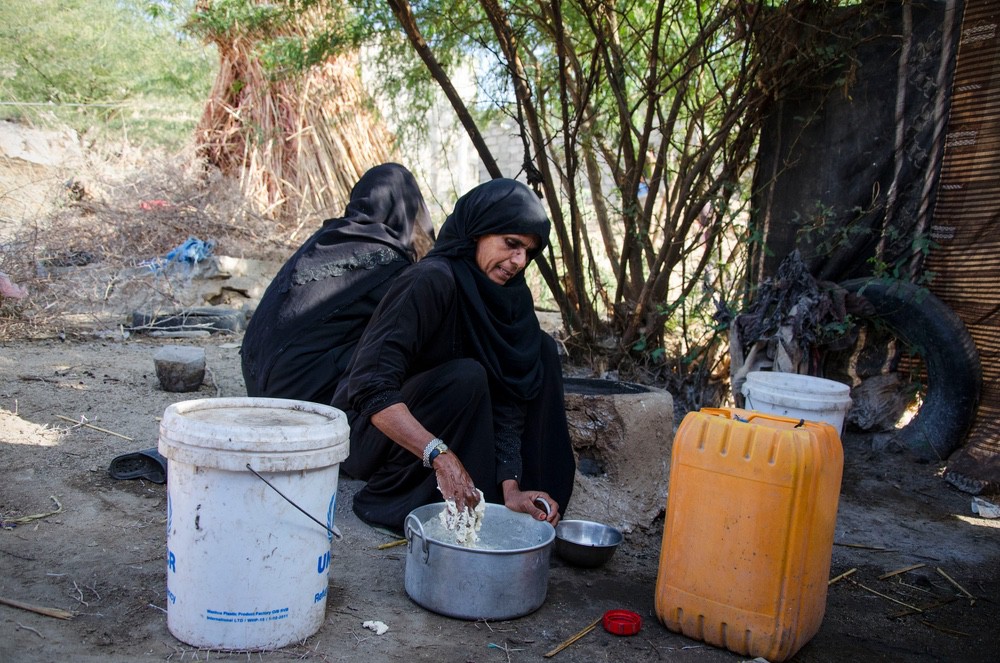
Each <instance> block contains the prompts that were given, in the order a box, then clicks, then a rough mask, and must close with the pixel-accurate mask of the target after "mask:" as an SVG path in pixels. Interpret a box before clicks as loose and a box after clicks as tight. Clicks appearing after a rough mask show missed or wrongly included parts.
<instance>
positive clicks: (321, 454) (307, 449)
mask: <svg viewBox="0 0 1000 663" xmlns="http://www.w3.org/2000/svg"><path fill="white" fill-rule="evenodd" d="M349 444H350V428H349V426H348V424H347V416H346V415H345V414H344V413H343V412H341V411H340V410H338V409H336V408H333V407H330V406H328V405H320V404H318V403H309V402H306V401H296V400H290V399H282V398H201V399H195V400H189V401H182V402H180V403H174V404H173V405H170V406H168V407H167V409H166V410H165V411H164V413H163V419H162V420H161V422H160V441H159V449H160V453H162V454H163V455H164V456H166V457H167V458H168V459H170V460H176V461H180V462H187V463H191V464H195V465H206V466H208V467H218V468H220V469H232V470H243V469H245V466H246V464H247V463H250V465H251V466H252V467H253V468H254V469H256V470H260V471H265V472H267V471H291V470H301V469H310V468H315V467H321V466H325V465H332V464H336V463H339V462H341V461H343V460H344V459H345V458H347V455H348V451H349Z"/></svg>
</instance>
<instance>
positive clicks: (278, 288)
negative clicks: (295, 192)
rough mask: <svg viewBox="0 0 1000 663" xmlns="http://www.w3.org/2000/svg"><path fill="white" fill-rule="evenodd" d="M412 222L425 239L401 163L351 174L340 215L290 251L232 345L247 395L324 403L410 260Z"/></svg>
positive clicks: (417, 200) (414, 192)
mask: <svg viewBox="0 0 1000 663" xmlns="http://www.w3.org/2000/svg"><path fill="white" fill-rule="evenodd" d="M416 226H419V227H421V228H422V229H423V230H424V232H426V233H427V234H428V236H433V232H432V229H431V226H430V218H429V216H428V214H427V209H426V206H425V205H424V200H423V197H422V196H421V194H420V190H419V188H418V186H417V183H416V180H415V179H414V178H413V175H412V174H410V172H409V171H408V170H406V168H404V167H402V166H400V165H398V164H382V165H381V166H376V167H375V168H372V169H371V170H369V171H368V172H366V173H365V174H364V175H363V176H362V177H361V179H360V180H358V183H357V184H356V185H355V186H354V188H353V189H352V191H351V200H350V202H349V203H348V205H347V209H346V210H345V213H344V216H342V217H340V218H336V219H328V220H326V221H325V222H324V223H323V227H322V228H320V229H319V230H318V231H317V232H316V233H315V234H313V236H312V237H310V238H309V239H308V240H307V241H306V242H305V243H304V244H303V245H302V246H301V247H300V248H299V249H298V250H297V251H296V252H295V254H294V255H293V256H292V257H291V258H290V259H289V260H288V261H287V262H286V263H285V265H284V266H283V267H282V268H281V270H280V271H279V272H278V274H277V276H275V278H274V279H273V280H272V282H271V284H270V285H269V286H268V288H267V290H266V291H265V293H264V296H263V297H262V298H261V301H260V304H259V305H258V307H257V309H256V311H254V314H253V316H252V317H251V319H250V322H249V324H248V326H247V331H246V334H245V335H244V338H243V347H242V349H241V351H240V353H241V356H242V368H243V377H244V381H245V383H246V390H247V394H248V395H249V396H267V397H275V398H291V399H297V400H304V401H313V402H317V403H324V404H328V403H329V402H330V399H331V398H332V397H333V391H334V389H335V388H336V385H337V383H338V381H339V380H340V378H341V376H342V374H343V372H344V370H345V369H346V367H347V364H348V362H349V361H350V358H351V355H352V354H353V351H354V347H355V345H356V344H357V342H358V339H360V337H361V333H362V332H363V331H364V328H365V325H366V324H367V323H368V320H369V319H370V318H371V315H372V313H373V312H374V310H375V307H376V306H377V305H378V303H379V301H380V300H381V299H382V296H383V295H384V294H385V292H386V291H387V290H388V288H389V285H390V284H391V282H392V279H393V278H394V277H395V276H396V275H398V274H399V272H400V271H401V270H402V269H403V268H404V267H406V266H408V265H410V264H411V263H412V262H413V260H414V254H413V248H412V237H413V232H414V228H415V227H416Z"/></svg>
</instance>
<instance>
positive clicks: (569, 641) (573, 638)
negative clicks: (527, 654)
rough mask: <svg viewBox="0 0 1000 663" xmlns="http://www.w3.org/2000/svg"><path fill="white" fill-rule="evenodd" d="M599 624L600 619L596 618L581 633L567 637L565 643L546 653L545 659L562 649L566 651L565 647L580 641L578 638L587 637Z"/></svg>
mask: <svg viewBox="0 0 1000 663" xmlns="http://www.w3.org/2000/svg"><path fill="white" fill-rule="evenodd" d="M600 623H601V618H600V617H598V618H597V619H595V620H594V621H593V622H591V623H590V624H589V625H588V626H587V627H586V628H584V629H583V630H582V631H580V632H579V633H577V634H576V635H573V636H570V637H569V638H567V639H566V641H565V642H563V643H562V644H561V645H559V646H558V647H556V648H555V649H553V650H552V651H550V652H548V653H547V654H545V658H552V657H553V656H555V655H556V654H558V653H559V652H561V651H562V650H563V649H566V648H567V647H569V646H570V645H571V644H573V643H574V642H576V641H577V640H579V639H580V638H582V637H583V636H585V635H587V634H588V633H590V632H591V631H593V630H594V628H595V627H596V626H597V625H598V624H600Z"/></svg>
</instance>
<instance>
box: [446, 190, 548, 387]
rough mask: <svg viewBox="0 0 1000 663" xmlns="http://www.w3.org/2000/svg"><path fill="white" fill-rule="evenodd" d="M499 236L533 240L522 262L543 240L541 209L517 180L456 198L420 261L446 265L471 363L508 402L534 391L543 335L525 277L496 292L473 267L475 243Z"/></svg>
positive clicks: (539, 377)
mask: <svg viewBox="0 0 1000 663" xmlns="http://www.w3.org/2000/svg"><path fill="white" fill-rule="evenodd" d="M502 234H514V235H534V236H536V237H537V238H538V240H539V241H538V245H537V246H536V247H535V248H534V249H533V250H531V251H530V252H529V253H528V260H529V261H530V260H533V259H534V258H535V257H537V256H538V254H539V253H541V251H542V250H543V249H544V248H545V246H546V245H547V244H548V241H549V220H548V218H547V217H546V215H545V208H544V207H542V204H541V202H540V201H539V200H538V196H537V195H536V194H535V193H534V192H533V191H532V190H531V189H529V188H528V187H527V186H526V185H524V184H522V183H520V182H518V181H516V180H510V179H495V180H491V181H489V182H486V183H485V184H481V185H479V186H477V187H476V188H474V189H472V190H471V191H469V192H468V193H466V194H465V195H464V196H462V197H461V198H459V199H458V202H457V203H455V209H454V211H453V212H452V213H451V215H450V216H449V217H448V218H447V219H446V220H445V222H444V225H443V226H442V227H441V232H440V236H439V237H438V239H437V242H436V243H435V245H434V249H433V250H431V252H430V253H428V254H427V258H435V257H440V258H446V259H448V261H449V262H450V263H451V267H452V271H453V272H454V274H455V282H456V284H457V285H458V291H459V303H460V306H459V308H460V310H461V319H462V324H463V326H464V327H465V332H466V333H465V336H466V338H467V339H468V343H469V344H470V346H471V348H470V349H471V350H472V352H473V354H474V356H475V357H476V358H477V359H479V360H480V362H481V363H482V364H483V365H484V366H485V367H486V370H487V371H488V372H489V374H490V377H491V378H492V379H493V381H494V383H495V384H497V385H499V386H500V387H502V388H503V389H504V390H505V391H506V393H507V394H508V395H509V396H511V397H513V398H516V399H519V400H529V399H531V398H534V397H535V396H536V395H537V394H538V391H539V389H540V387H541V381H542V368H541V363H540V361H539V352H540V350H541V343H542V331H541V328H540V327H539V325H538V318H537V316H536V315H535V306H534V301H533V300H532V297H531V291H530V290H529V289H528V284H527V283H526V282H525V280H524V270H523V269H522V270H521V271H519V272H518V273H517V274H516V275H514V277H513V278H511V279H510V280H508V281H507V282H506V283H505V284H504V285H499V284H497V283H494V282H493V281H491V280H490V279H489V277H488V276H487V275H486V274H485V273H483V271H482V270H481V269H480V268H479V266H478V265H477V264H476V241H477V240H478V239H479V238H480V237H482V236H484V235H502Z"/></svg>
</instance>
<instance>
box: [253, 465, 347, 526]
mask: <svg viewBox="0 0 1000 663" xmlns="http://www.w3.org/2000/svg"><path fill="white" fill-rule="evenodd" d="M247 469H248V470H250V472H252V473H253V475H254V476H255V477H257V478H258V479H260V480H261V481H263V482H264V483H266V484H267V485H268V486H270V487H271V490H273V491H274V492H276V493H278V494H279V495H281V496H282V497H284V498H285V501H286V502H288V503H289V504H291V505H292V506H294V507H295V508H296V509H298V510H299V511H301V512H302V513H304V514H306V517H307V518H309V519H310V520H312V521H313V522H314V523H316V524H317V525H319V526H320V527H322V528H323V529H325V530H326V531H327V532H329V533H330V534H331V535H333V536H334V537H336V539H337V540H338V541H339V540H340V539H343V538H344V535H343V534H341V533H340V530H339V529H337V527H336V526H334V527H327V526H326V525H325V524H323V523H321V522H320V521H319V520H318V519H317V518H316V517H315V516H313V515H312V514H311V513H309V512H308V511H306V510H305V509H303V508H302V507H300V506H299V505H298V504H296V503H295V502H293V501H292V500H291V499H289V498H288V496H287V495H285V494H284V493H283V492H281V491H280V490H278V489H277V488H275V487H274V484H273V483H271V482H270V481H268V480H267V479H265V478H264V477H262V476H261V475H260V474H258V473H257V471H256V470H255V469H253V468H252V467H250V463H247Z"/></svg>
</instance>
